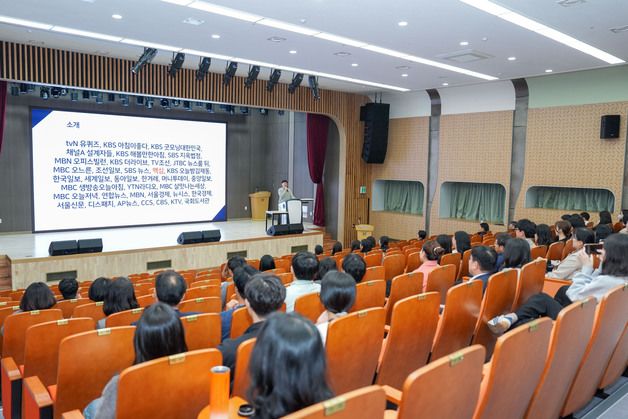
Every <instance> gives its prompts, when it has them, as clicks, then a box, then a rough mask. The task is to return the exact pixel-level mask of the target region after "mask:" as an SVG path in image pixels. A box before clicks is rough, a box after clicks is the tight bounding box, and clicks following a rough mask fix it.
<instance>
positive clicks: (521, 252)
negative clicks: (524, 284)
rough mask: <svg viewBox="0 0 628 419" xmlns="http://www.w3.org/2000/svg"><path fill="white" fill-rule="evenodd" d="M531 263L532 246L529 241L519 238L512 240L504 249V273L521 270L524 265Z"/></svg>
mask: <svg viewBox="0 0 628 419" xmlns="http://www.w3.org/2000/svg"><path fill="white" fill-rule="evenodd" d="M529 262H530V245H529V244H528V242H527V240H524V239H520V238H518V237H515V238H511V239H510V240H508V241H507V242H506V246H505V247H504V264H503V265H502V271H505V270H509V269H517V270H521V268H522V267H523V265H525V264H526V263H529Z"/></svg>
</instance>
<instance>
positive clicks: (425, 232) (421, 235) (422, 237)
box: [417, 230, 427, 240]
mask: <svg viewBox="0 0 628 419" xmlns="http://www.w3.org/2000/svg"><path fill="white" fill-rule="evenodd" d="M417 235H418V236H419V239H421V240H425V238H426V237H427V231H425V230H419V232H418V233H417Z"/></svg>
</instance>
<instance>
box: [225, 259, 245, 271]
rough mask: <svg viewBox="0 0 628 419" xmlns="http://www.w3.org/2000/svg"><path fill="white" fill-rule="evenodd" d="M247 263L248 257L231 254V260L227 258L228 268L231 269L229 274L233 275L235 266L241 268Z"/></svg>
mask: <svg viewBox="0 0 628 419" xmlns="http://www.w3.org/2000/svg"><path fill="white" fill-rule="evenodd" d="M244 265H246V259H244V258H243V257H242V256H231V257H230V258H229V260H227V269H228V270H229V276H233V271H235V268H241V267H242V266H244Z"/></svg>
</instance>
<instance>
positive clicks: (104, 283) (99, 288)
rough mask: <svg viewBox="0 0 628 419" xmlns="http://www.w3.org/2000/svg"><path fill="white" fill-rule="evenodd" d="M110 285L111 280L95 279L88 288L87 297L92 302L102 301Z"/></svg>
mask: <svg viewBox="0 0 628 419" xmlns="http://www.w3.org/2000/svg"><path fill="white" fill-rule="evenodd" d="M110 284H111V279H109V278H105V277H102V276H101V277H100V278H96V279H95V280H94V282H92V285H90V286H89V291H88V292H87V296H88V297H89V299H90V300H92V301H94V302H99V301H104V300H105V295H107V291H108V290H109V285H110Z"/></svg>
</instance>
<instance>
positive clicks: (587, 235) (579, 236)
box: [574, 227, 595, 244]
mask: <svg viewBox="0 0 628 419" xmlns="http://www.w3.org/2000/svg"><path fill="white" fill-rule="evenodd" d="M574 238H575V239H576V240H578V241H580V242H582V243H584V244H592V243H595V233H593V231H591V230H589V229H588V228H585V227H579V228H577V229H576V232H575V233H574Z"/></svg>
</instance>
